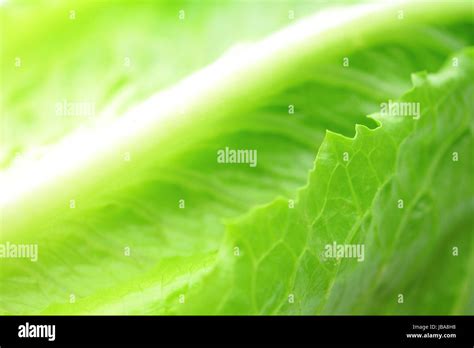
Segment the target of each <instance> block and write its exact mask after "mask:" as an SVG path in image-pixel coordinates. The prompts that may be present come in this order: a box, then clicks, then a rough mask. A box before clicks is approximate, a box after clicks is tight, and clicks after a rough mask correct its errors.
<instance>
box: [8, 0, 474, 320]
mask: <svg viewBox="0 0 474 348" xmlns="http://www.w3.org/2000/svg"><path fill="white" fill-rule="evenodd" d="M100 4H101V3H96V2H91V3H88V2H84V3H81V4H80V5H79V4H78V6H77V8H76V11H77V12H75V13H76V15H77V18H75V19H73V20H72V19H70V18H69V19H68V18H67V16H68V15H69V16H70V15H71V14H70V12H69V11H70V9H69V8H67V9H66V8H65V7H59V8H49V7H48V6H47V5H45V4H42V6H43V7H41V11H36V12H34V9H35V8H34V6H33V8H28V7H27V8H26V9H25V10H24V12H25V13H23V12H21V13H15V11H14V10H13V9H14V8H16V7H15V5H14V4H11V5H10V4H7V5H5V7H4V8H2V9H1V11H2V12H1V13H2V18H4V19H5V21H4V23H5V24H4V25H3V27H2V76H3V78H2V85H3V86H5V90H6V93H5V96H3V95H2V104H1V108H2V113H1V119H2V133H3V134H4V136H3V137H2V148H1V151H2V153H1V156H2V157H1V160H0V162H1V164H2V167H3V169H2V171H1V172H0V203H2V207H1V220H0V221H1V222H0V228H1V230H0V231H1V233H0V245H3V246H4V249H8V248H7V247H6V246H7V243H9V245H10V246H11V245H20V244H22V245H24V244H26V245H37V246H38V255H37V256H38V259H37V261H33V260H31V258H30V259H28V258H18V257H6V256H3V257H2V258H0V282H1V283H0V313H2V314H90V313H92V314H104V313H111V314H223V313H225V314H320V313H322V314H473V313H474V298H473V296H472V294H473V293H474V291H473V290H474V289H473V287H474V284H473V279H474V277H473V269H474V256H473V255H474V236H473V233H472V232H473V228H472V226H473V223H474V221H473V216H474V215H473V210H474V199H473V197H474V192H473V190H474V187H473V184H472V173H473V172H474V171H473V169H474V168H473V161H472V159H473V155H472V148H473V144H472V141H473V139H472V130H473V124H472V122H473V117H472V114H473V110H474V107H473V101H472V95H473V84H472V78H471V76H472V75H473V73H474V71H473V70H474V52H473V49H472V48H467V47H468V46H469V45H472V40H473V38H472V35H470V30H472V20H473V17H472V11H470V9H471V3H470V2H469V1H466V2H446V3H445V2H440V3H439V5H437V6H433V5H432V4H430V3H428V2H418V1H415V2H406V3H405V2H404V3H401V4H395V5H394V4H392V3H379V4H375V5H369V6H368V5H350V6H346V7H343V8H340V9H338V10H331V12H329V11H327V10H324V9H322V10H321V9H319V10H318V11H319V12H317V13H316V14H315V15H310V16H309V17H307V18H303V19H301V20H298V18H295V19H294V20H290V19H288V14H289V12H288V11H295V13H296V14H298V13H299V12H298V10H297V9H301V11H314V10H316V7H312V6H313V5H310V4H304V3H302V2H282V3H277V4H274V3H273V2H272V6H269V7H267V6H265V2H262V3H257V5H254V4H252V3H246V2H245V3H244V2H238V1H237V2H230V3H229V4H226V5H218V4H216V3H213V2H205V5H202V4H200V5H199V6H198V4H197V3H195V2H182V3H174V2H173V3H171V2H169V3H168V2H159V3H157V4H153V5H145V6H144V7H143V5H140V4H132V3H130V4H128V3H123V2H120V3H116V4H113V3H111V4H108V5H104V4H102V5H100ZM16 6H19V5H16ZM221 6H222V7H221ZM262 8H263V9H265V12H264V13H260V14H259V16H258V18H257V19H255V20H254V21H252V20H249V18H250V17H249V16H251V14H254V15H255V13H259V10H258V9H262ZM182 9H184V11H185V12H184V13H185V17H184V19H180V17H179V16H180V15H181V14H182V13H181V12H180V11H181V10H182ZM293 9H295V10H293ZM261 11H263V10H261ZM334 11H335V12H334ZM400 11H402V12H400ZM32 12H34V15H33V14H32ZM305 13H306V12H305ZM310 13H311V12H309V13H308V14H310ZM132 14H133V15H132ZM193 15H194V16H193ZM156 16H159V17H160V18H163V21H162V22H158V23H157V21H156ZM117 17H118V18H123V19H124V21H121V22H120V23H117V21H116V18H117ZM297 17H300V16H299V15H298V16H297ZM17 18H19V19H21V20H23V21H25V22H22V23H29V24H27V25H28V26H31V27H32V28H37V27H38V26H41V23H43V22H42V21H54V22H53V23H54V25H52V26H51V27H49V28H42V30H38V31H35V32H26V33H25V32H23V31H21V30H19V29H18V23H19V22H18V20H19V19H17ZM93 18H94V19H95V21H93V20H92V19H93ZM188 19H189V21H188ZM74 21H76V22H74ZM80 21H83V22H82V23H84V22H87V21H90V22H91V25H90V26H86V27H85V26H84V25H81V22H80ZM285 21H288V22H291V21H294V22H295V23H293V24H292V23H287V24H288V25H289V27H288V28H284V29H282V30H281V31H277V32H275V33H272V34H270V32H271V31H274V30H276V29H277V28H278V27H280V26H282V25H283V24H284V23H285ZM71 25H81V27H80V28H76V27H71ZM222 25H223V27H221V26H222ZM237 25H243V26H244V27H245V29H244V30H242V31H241V32H237V31H235V30H234V29H235V27H236V26H237ZM54 28H56V29H61V30H60V32H61V34H58V35H57V36H54V37H53V39H52V41H51V42H48V43H47V44H45V45H44V48H42V47H43V46H42V45H43V42H44V41H42V39H43V40H44V39H45V38H47V37H49V36H48V35H51V33H50V30H54ZM216 28H219V30H218V29H216ZM98 32H104V35H105V36H106V37H107V38H109V39H110V43H109V44H108V45H107V46H105V47H103V46H104V45H103V43H101V42H97V41H93V40H91V38H92V37H94V35H97V33H98ZM132 33H136V35H139V36H140V37H142V38H143V39H142V40H143V41H142V42H143V43H145V46H142V45H143V44H141V45H138V46H137V45H134V44H133V42H135V41H136V36H135V35H132ZM163 33H170V36H169V37H167V36H165V35H164V34H163ZM171 33H174V34H173V35H176V40H172V39H170V37H172V34H171ZM228 33H230V34H231V35H230V36H228V35H226V34H228ZM200 34H202V35H200ZM264 34H265V35H269V36H268V37H266V38H262V35H264ZM209 35H211V37H212V35H215V36H216V38H215V40H212V41H215V42H216V43H215V45H212V47H211V48H210V49H209V50H207V51H206V50H205V53H206V54H204V53H202V52H203V49H202V47H203V45H205V44H206V43H207V44H209V40H211V39H210V38H209ZM4 38H5V39H4ZM256 38H260V39H259V41H255V42H253V43H250V42H248V41H249V40H251V39H252V40H256ZM70 40H73V41H74V42H75V43H73V44H71V43H69V44H68V42H70ZM243 41H247V42H248V43H246V44H241V45H240V46H235V47H234V48H233V49H231V50H228V49H227V48H228V47H229V45H230V43H235V42H243ZM3 42H5V43H3ZM30 42H32V43H33V47H28V44H27V43H30ZM35 42H38V43H37V44H36V46H35ZM40 42H41V44H40ZM126 43H127V44H126ZM146 43H149V46H150V47H152V48H147V46H146ZM68 45H70V46H68ZM127 45H132V46H127ZM35 47H36V49H35ZM124 47H128V50H129V52H133V53H134V54H130V56H131V57H129V56H127V54H129V53H124V52H126V51H127V49H126V48H124ZM54 49H59V50H60V52H58V55H53V54H52V53H51V52H52V51H53V50H54ZM94 50H98V52H103V53H104V55H101V54H100V53H97V54H94ZM211 51H212V52H211ZM224 51H226V53H225V54H224V56H223V57H222V58H220V59H218V60H217V61H216V62H215V63H212V64H211V65H209V66H207V67H205V68H204V69H202V70H200V71H198V72H197V73H195V74H192V75H190V76H189V77H188V78H186V79H184V80H180V79H181V78H182V77H184V76H186V74H189V73H191V72H192V71H193V70H196V69H198V68H199V67H203V66H204V65H206V64H208V63H211V62H212V61H213V60H215V59H216V57H218V55H219V54H221V53H223V52H224ZM4 52H5V54H4ZM88 52H91V54H90V56H88ZM184 52H186V54H185V53H184ZM61 53H64V55H62V54H61ZM4 57H5V59H4ZM15 57H20V58H22V59H21V64H20V66H16V65H15V64H14V62H15ZM127 57H129V58H131V59H130V60H126V58H127ZM157 57H158V58H157ZM159 57H162V58H163V59H161V60H160V59H159ZM181 57H182V58H181ZM124 59H125V63H126V62H130V63H131V65H130V64H125V65H123V64H122V62H123V60H124ZM157 59H158V61H157ZM78 60H81V61H82V63H81V64H79V65H77V62H78ZM111 60H112V61H114V63H113V64H110V61H111ZM33 61H35V64H32V62H33ZM130 69H131V70H132V71H130ZM134 69H136V70H134ZM420 71H427V72H428V73H429V74H427V73H419V72H420ZM438 71H439V72H438ZM65 76H68V78H65ZM410 76H411V79H410ZM42 79H45V81H47V83H44V85H43V84H40V83H42V81H43V80H42ZM68 81H70V82H68ZM172 83H175V85H173V86H172V87H169V88H168V87H166V86H170V85H171V84H172ZM412 83H413V85H414V86H413V87H412ZM410 88H412V89H410ZM155 91H158V92H156V93H155ZM407 91H408V92H407ZM145 97H146V98H145ZM68 101H93V103H92V105H93V107H94V108H93V109H92V110H93V115H92V117H83V115H82V116H80V117H79V116H78V117H74V116H72V117H71V115H69V113H68V111H71V112H70V113H71V114H75V113H77V112H78V110H79V109H74V108H72V109H69V104H68ZM58 103H59V105H58ZM402 103H405V104H402ZM55 108H56V109H55ZM58 108H59V111H60V114H61V115H57V114H56V115H52V114H54V110H56V111H58ZM396 108H398V109H396ZM79 111H80V110H79ZM407 111H409V112H408V115H405V114H406V113H407ZM374 113H375V114H374ZM387 113H390V115H387ZM367 114H372V116H370V118H366V117H365V115H367ZM383 114H385V115H383ZM400 114H402V115H400ZM81 127H82V129H81ZM354 129H355V135H354ZM232 150H235V151H236V152H235V155H236V157H234V161H232V160H231V159H230V158H231V157H230V154H229V151H232ZM238 150H241V151H242V150H245V151H247V152H241V153H240V155H239V156H240V157H238V156H237V154H238ZM222 151H223V152H222ZM254 151H255V152H254ZM18 152H20V153H21V154H23V155H24V156H25V154H26V158H27V159H24V160H23V161H21V160H16V161H15V160H14V158H15V155H16V154H18ZM38 153H39V154H38ZM220 153H221V154H222V153H224V154H225V156H224V155H223V156H221V159H223V160H222V161H220V160H219V156H220V155H219V154H220ZM253 154H255V156H254V157H252V158H253V160H252V161H250V158H251V157H250V156H252V155H253ZM315 158H316V159H315ZM229 161H230V162H244V163H229ZM221 162H227V163H221ZM252 164H255V165H252ZM308 173H309V174H308ZM301 187H302V188H301ZM345 246H346V249H345V250H344V247H345ZM341 248H342V249H341ZM12 250H13V249H12ZM338 250H342V251H341V253H342V254H341V255H342V256H343V257H342V258H340V257H339V258H338V257H337V253H338ZM1 251H2V250H1V249H0V256H1V255H2V253H1ZM5 251H6V250H5ZM349 251H350V252H351V253H353V254H351V255H348V254H347V252H349ZM4 254H5V253H4ZM5 255H6V254H5ZM10 256H11V255H10Z"/></svg>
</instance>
